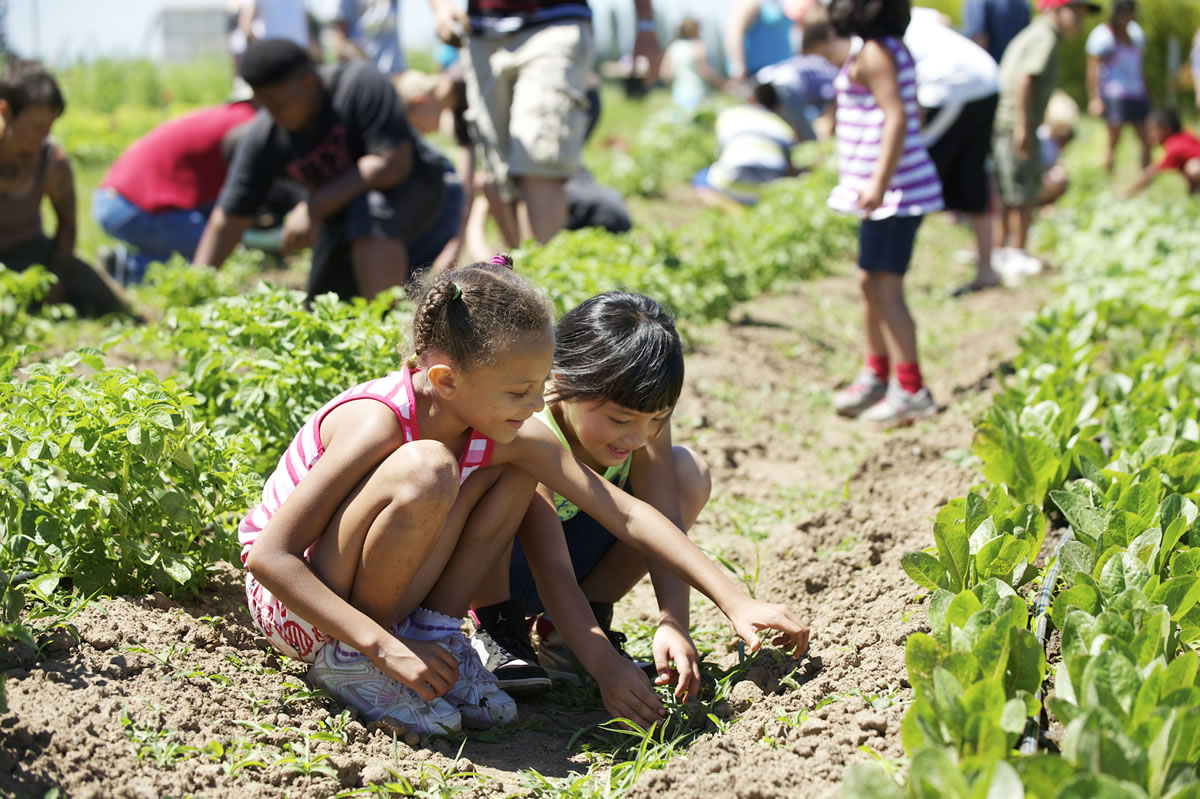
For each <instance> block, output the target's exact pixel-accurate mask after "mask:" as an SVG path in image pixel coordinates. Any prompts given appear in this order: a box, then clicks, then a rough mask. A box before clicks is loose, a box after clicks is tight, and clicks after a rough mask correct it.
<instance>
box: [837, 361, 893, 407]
mask: <svg viewBox="0 0 1200 799" xmlns="http://www.w3.org/2000/svg"><path fill="white" fill-rule="evenodd" d="M886 393H887V384H886V383H884V382H883V381H882V380H880V379H879V375H877V374H875V373H874V372H872V371H871V370H870V369H863V370H862V371H861V372H859V373H858V376H857V377H855V378H854V380H853V381H852V382H851V383H850V385H848V386H846V387H845V388H843V389H842V390H841V391H838V392H836V393H835V394H834V395H833V409H834V410H835V411H837V412H838V415H839V416H851V417H853V416H858V415H859V414H860V413H862V412H863V411H865V410H867V409H868V408H870V407H872V406H873V405H874V404H875V403H877V402H879V401H880V400H881V399H883V395H884V394H886Z"/></svg>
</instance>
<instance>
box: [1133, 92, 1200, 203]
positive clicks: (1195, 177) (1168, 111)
mask: <svg viewBox="0 0 1200 799" xmlns="http://www.w3.org/2000/svg"><path fill="white" fill-rule="evenodd" d="M1149 133H1150V142H1151V144H1153V145H1154V146H1158V145H1160V144H1161V145H1162V148H1163V158H1162V160H1161V161H1159V162H1158V163H1157V164H1151V165H1150V166H1148V167H1146V168H1145V170H1143V171H1142V174H1141V175H1139V176H1138V179H1137V180H1135V181H1134V182H1133V185H1132V186H1130V187H1129V188H1128V189H1126V190H1125V196H1126V197H1133V196H1134V195H1135V194H1137V193H1138V192H1140V191H1142V190H1143V189H1145V188H1146V187H1147V186H1149V185H1150V183H1151V181H1153V180H1154V179H1155V178H1156V177H1158V176H1159V175H1160V174H1162V173H1163V172H1169V171H1172V170H1178V171H1179V172H1180V174H1182V175H1183V177H1184V179H1185V180H1187V184H1188V191H1189V192H1190V193H1192V194H1196V193H1197V192H1200V138H1196V135H1195V134H1194V133H1191V132H1190V131H1186V130H1183V125H1182V124H1181V123H1180V121H1179V112H1178V111H1176V110H1175V109H1174V108H1160V109H1159V110H1157V111H1155V112H1154V113H1153V114H1151V115H1150V126H1149Z"/></svg>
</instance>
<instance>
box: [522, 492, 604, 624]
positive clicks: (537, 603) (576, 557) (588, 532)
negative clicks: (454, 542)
mask: <svg viewBox="0 0 1200 799" xmlns="http://www.w3.org/2000/svg"><path fill="white" fill-rule="evenodd" d="M563 534H564V535H565V536H566V539H567V551H568V552H570V553H571V568H572V569H574V571H575V581H576V582H583V578H584V577H587V576H588V573H589V572H591V570H592V569H594V568H596V564H598V563H599V562H600V561H601V560H602V559H603V558H604V556H605V555H607V554H608V551H609V550H610V549H612V548H613V544H615V543H617V538H616V536H614V535H613V534H612V533H610V532H609V531H608V530H606V529H604V526H603V525H601V524H600V522H598V521H596V520H595V519H593V518H592V517H591V516H588V515H587V514H586V513H584V512H583V511H579V513H577V514H575V516H574V517H573V518H571V519H569V520H568V521H565V522H563ZM508 590H509V597H510V598H512V599H515V600H517V601H518V602H520V603H521V606H522V607H523V608H524V609H525V615H526V616H533V615H536V614H538V613H541V612H542V611H543V610H545V609H546V608H545V607H544V606H543V605H542V598H541V597H540V596H538V592H537V584H536V583H534V580H533V572H532V571H531V570H530V568H529V561H528V560H526V558H525V550H523V549H522V548H521V541H520V539H514V540H513V548H512V559H511V560H510V561H509V565H508Z"/></svg>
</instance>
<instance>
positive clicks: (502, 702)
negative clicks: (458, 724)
mask: <svg viewBox="0 0 1200 799" xmlns="http://www.w3.org/2000/svg"><path fill="white" fill-rule="evenodd" d="M439 643H440V644H441V645H442V646H444V647H446V648H447V649H448V650H450V654H452V655H454V659H455V660H457V661H458V682H456V683H454V687H453V688H451V689H450V690H449V691H447V692H446V700H447V701H448V702H449V703H450V704H451V705H453V706H454V707H456V708H457V709H458V712H459V713H460V714H461V715H462V724H463V726H464V727H466V728H467V729H469V730H487V729H491V728H492V727H503V726H504V725H506V724H511V723H512V722H514V721H516V719H517V703H516V700H514V699H513V698H512V697H511V696H509V695H508V694H507V693H505V692H504V690H503V689H501V688H500V686H499V685H497V683H496V675H494V674H492V673H491V672H490V671H488V670H487V668H485V667H484V665H483V662H482V661H481V660H480V659H479V655H478V654H477V653H476V651H475V648H474V647H472V646H471V642H470V641H468V640H467V637H466V636H465V635H463V634H462V633H453V634H452V635H451V636H450V637H449V638H447V639H445V640H444V641H440V642H439Z"/></svg>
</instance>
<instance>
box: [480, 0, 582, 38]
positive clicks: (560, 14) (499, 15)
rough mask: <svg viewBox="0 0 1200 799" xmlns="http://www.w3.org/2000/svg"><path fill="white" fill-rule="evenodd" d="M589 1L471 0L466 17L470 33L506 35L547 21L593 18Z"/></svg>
mask: <svg viewBox="0 0 1200 799" xmlns="http://www.w3.org/2000/svg"><path fill="white" fill-rule="evenodd" d="M591 18H592V10H591V9H590V8H589V7H588V3H587V0H469V1H468V3H467V19H468V20H469V21H470V23H471V32H472V33H474V34H476V35H480V36H503V35H505V34H509V33H516V32H517V31H521V30H525V29H526V28H532V27H533V26H534V25H542V24H544V23H547V22H558V21H559V20H568V19H579V20H590V19H591Z"/></svg>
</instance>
